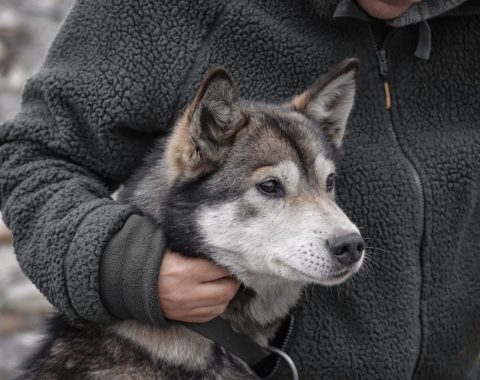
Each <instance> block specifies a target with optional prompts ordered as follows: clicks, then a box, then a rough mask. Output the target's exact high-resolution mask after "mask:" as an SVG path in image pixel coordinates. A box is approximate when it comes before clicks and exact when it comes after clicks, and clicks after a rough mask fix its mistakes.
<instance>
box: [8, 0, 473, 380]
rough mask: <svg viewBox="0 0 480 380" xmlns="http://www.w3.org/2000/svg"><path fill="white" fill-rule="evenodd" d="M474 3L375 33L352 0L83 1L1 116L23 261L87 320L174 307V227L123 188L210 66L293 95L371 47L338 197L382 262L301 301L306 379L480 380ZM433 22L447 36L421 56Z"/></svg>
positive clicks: (298, 353) (298, 346)
mask: <svg viewBox="0 0 480 380" xmlns="http://www.w3.org/2000/svg"><path fill="white" fill-rule="evenodd" d="M342 3H344V2H342ZM461 3H463V4H461ZM344 5H345V4H344ZM472 5H473V6H472ZM475 5H478V4H476V1H475V0H474V1H469V2H467V3H464V2H463V1H453V0H452V1H439V0H431V1H428V0H426V1H424V2H423V3H420V5H418V6H416V7H415V8H412V9H411V10H409V11H408V12H407V13H406V14H405V16H402V17H400V18H399V19H398V20H392V21H391V22H390V24H391V25H392V26H394V27H395V28H394V29H393V31H391V32H389V34H388V36H387V37H386V38H385V39H384V41H376V39H381V34H379V33H378V32H376V31H374V29H375V30H378V29H377V28H376V27H375V28H373V27H372V26H374V25H373V24H375V22H374V21H372V20H371V19H370V18H368V17H361V16H358V14H357V16H355V15H352V14H351V13H349V12H348V11H347V12H341V9H337V6H338V2H337V1H326V0H296V1H283V0H281V1H278V0H262V1H254V0H239V1H231V2H230V1H220V0H199V1H195V2H192V1H187V0H179V1H162V0H145V1H131V0H104V1H96V0H78V1H77V2H76V3H75V5H74V7H73V8H72V10H71V12H70V14H69V16H68V17H67V19H66V20H65V22H64V24H63V26H62V28H61V30H60V32H59V33H58V35H57V37H56V39H55V41H54V43H53V45H52V47H51V49H50V51H49V54H48V57H47V59H46V61H45V63H44V65H43V67H42V69H41V70H40V71H39V73H38V74H36V75H35V76H34V77H33V78H31V79H30V80H29V81H28V83H27V85H26V87H25V91H24V95H23V102H22V109H21V111H20V113H19V114H18V115H17V116H16V118H15V119H13V120H10V121H8V122H6V123H4V124H3V125H2V126H1V127H0V144H1V145H0V163H1V166H0V195H1V197H0V198H1V208H2V211H3V213H4V217H5V220H6V222H7V224H8V225H9V227H10V228H11V229H12V231H13V238H14V245H15V252H16V254H17V257H18V261H19V263H20V265H21V267H22V269H23V270H24V272H25V273H26V274H27V276H28V277H29V278H30V279H31V280H32V281H33V282H34V283H35V284H36V285H37V287H38V288H39V289H40V290H41V291H42V292H43V294H45V296H46V297H47V298H48V299H49V300H50V302H52V304H54V305H55V306H56V307H57V308H58V309H59V310H60V311H62V312H63V313H65V314H66V315H67V316H69V317H71V318H84V319H89V320H94V321H97V322H100V323H109V322H112V321H115V320H117V319H130V318H133V319H137V320H140V321H144V322H148V323H155V324H162V323H165V322H164V319H163V317H162V314H161V311H160V308H159V306H158V302H157V300H156V297H155V288H156V281H157V276H158V273H159V266H160V262H161V257H162V253H163V251H164V249H165V247H164V244H163V234H162V230H161V227H160V226H157V225H155V224H153V223H152V222H151V221H150V220H149V219H148V218H147V217H145V216H142V215H139V213H138V211H137V210H135V209H134V208H133V207H132V206H130V205H128V204H121V203H118V202H116V201H114V200H112V199H111V198H110V194H111V193H112V191H114V190H115V189H116V188H117V187H118V186H119V184H121V183H122V182H123V181H125V180H126V179H127V178H128V177H129V175H130V174H131V173H132V172H133V171H134V170H135V168H136V167H138V166H139V165H140V164H141V162H142V157H143V156H144V155H145V153H146V152H147V151H148V150H149V148H150V147H151V146H152V144H153V143H154V141H155V140H156V139H161V138H163V137H164V136H165V135H166V133H167V132H168V131H169V128H170V127H171V125H172V122H173V120H174V119H175V117H176V115H177V114H178V112H179V111H180V110H181V109H182V108H183V107H184V106H185V104H186V103H187V101H188V100H189V99H191V98H192V96H193V94H194V91H195V88H196V87H197V85H198V84H199V82H200V80H201V78H202V76H203V74H204V73H205V72H206V71H207V69H208V68H210V67H212V66H213V65H217V64H220V65H223V66H225V67H226V68H227V70H228V71H230V72H231V73H232V74H233V76H234V77H235V78H236V81H237V84H238V87H239V91H240V93H241V95H242V96H243V97H245V98H255V99H263V100H266V101H280V100H284V99H285V98H287V97H289V96H291V95H292V94H294V93H298V92H300V91H301V90H302V89H304V88H305V87H307V86H308V85H309V84H311V83H312V82H313V81H314V80H315V79H316V78H318V77H319V75H320V74H322V73H323V72H325V71H327V70H328V68H329V67H331V66H332V65H333V64H334V63H336V62H338V61H340V60H342V59H343V58H345V57H349V56H356V57H358V58H359V59H360V62H361V70H360V73H359V87H358V96H357V100H356V107H355V110H354V111H353V114H352V116H351V119H350V124H349V133H348V136H347V137H346V139H345V147H344V148H345V158H344V160H343V164H342V165H341V167H340V176H339V180H338V199H339V202H340V203H341V206H342V207H343V209H344V210H345V211H346V213H347V214H348V215H349V216H350V217H351V219H352V220H353V221H354V222H355V223H356V224H357V225H360V226H361V227H362V234H363V235H364V236H365V237H366V241H367V242H368V246H369V251H370V256H371V260H372V268H371V269H370V270H366V271H365V272H364V273H363V274H360V275H358V276H357V277H356V279H354V286H351V287H349V288H348V289H346V288H342V287H340V288H334V289H332V288H330V289H326V288H322V287H315V288H312V289H309V291H308V294H307V295H306V296H305V299H304V300H303V301H302V302H301V303H300V304H299V306H298V307H297V308H296V310H294V311H293V313H294V314H295V316H296V318H295V320H296V329H295V335H294V338H293V341H292V344H291V345H290V347H289V352H290V355H291V356H292V357H293V358H294V360H295V361H296V362H297V365H298V367H299V369H300V373H301V377H302V378H303V379H319V378H322V379H382V380H383V379H409V378H415V379H435V380H441V379H466V378H476V376H478V375H477V374H476V373H477V372H476V369H475V368H477V367H478V354H479V351H480V202H479V200H480V199H479V196H480V193H479V186H480V149H479V147H480V145H479V144H480V102H479V97H480V94H479V91H480V90H479V89H480V70H479V67H480V54H479V51H480V17H479V16H478V15H477V14H478V12H477V9H476V8H478V7H475ZM347 8H349V7H347ZM336 10H337V12H339V13H337V14H336V17H333V15H334V13H335V11H336ZM427 11H428V12H427ZM445 12H448V13H445ZM425 19H428V23H429V35H430V37H431V38H430V46H431V50H430V51H429V53H430V54H429V57H424V58H429V59H418V58H416V57H415V56H414V52H415V51H416V49H417V48H418V43H419V38H420V34H421V33H420V29H421V28H420V27H419V24H418V22H419V21H422V20H425ZM386 89H388V93H386V92H385V91H386Z"/></svg>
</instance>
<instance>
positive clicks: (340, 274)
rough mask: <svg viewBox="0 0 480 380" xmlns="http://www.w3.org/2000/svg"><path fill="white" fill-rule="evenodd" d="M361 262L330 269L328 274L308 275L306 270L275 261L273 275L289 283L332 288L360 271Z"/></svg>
mask: <svg viewBox="0 0 480 380" xmlns="http://www.w3.org/2000/svg"><path fill="white" fill-rule="evenodd" d="M360 266H361V262H359V263H356V264H355V265H353V266H351V267H343V268H340V269H332V270H331V271H329V272H328V273H325V274H320V273H309V272H308V271H306V270H302V269H299V268H295V267H294V266H292V265H290V264H288V263H285V262H283V261H276V262H275V265H274V268H275V269H274V273H275V275H277V276H279V277H281V278H283V279H284V280H287V281H290V282H300V283H304V284H318V285H324V286H334V285H338V284H341V283H342V282H345V281H346V280H348V279H349V278H350V277H351V276H352V275H353V274H355V273H356V272H358V270H359V269H360Z"/></svg>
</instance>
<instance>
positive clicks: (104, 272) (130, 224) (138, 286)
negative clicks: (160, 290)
mask: <svg viewBox="0 0 480 380" xmlns="http://www.w3.org/2000/svg"><path fill="white" fill-rule="evenodd" d="M165 248H166V247H165V241H164V238H163V231H162V229H161V227H160V226H159V225H158V224H157V223H155V222H154V221H153V220H152V219H151V218H149V217H147V216H140V215H132V216H130V217H129V218H128V219H127V222H126V223H125V225H124V226H123V228H122V229H121V230H120V231H119V232H118V233H117V234H116V235H115V236H113V238H112V239H111V240H110V241H109V243H108V244H107V247H106V249H105V251H104V253H103V256H102V259H101V262H100V279H99V286H100V295H101V297H102V300H103V303H104V306H105V308H106V309H107V310H108V311H109V312H110V313H111V314H112V315H113V316H114V317H116V318H118V319H120V320H128V319H134V320H137V321H139V322H143V323H149V324H154V325H157V326H162V325H166V321H165V318H164V317H163V315H162V312H161V310H160V305H159V303H158V298H157V282H158V274H159V273H160V262H161V260H162V257H163V253H164V252H165Z"/></svg>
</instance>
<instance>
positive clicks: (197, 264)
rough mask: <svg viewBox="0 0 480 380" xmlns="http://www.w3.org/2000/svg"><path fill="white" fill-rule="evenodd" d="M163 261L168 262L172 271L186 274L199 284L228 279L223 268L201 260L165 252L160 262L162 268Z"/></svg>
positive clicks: (228, 274)
mask: <svg viewBox="0 0 480 380" xmlns="http://www.w3.org/2000/svg"><path fill="white" fill-rule="evenodd" d="M165 260H167V261H169V264H171V265H172V269H175V270H176V271H178V272H185V273H188V274H189V276H191V277H193V278H195V279H197V280H198V281H199V282H206V281H214V280H217V279H220V278H223V277H229V276H230V273H228V271H227V270H226V269H225V268H222V267H221V266H219V265H217V264H215V263H213V262H211V261H209V260H206V259H201V258H190V257H185V256H183V255H181V254H179V253H176V252H172V251H170V250H167V251H166V252H165V255H164V257H163V260H162V266H163V265H164V263H165Z"/></svg>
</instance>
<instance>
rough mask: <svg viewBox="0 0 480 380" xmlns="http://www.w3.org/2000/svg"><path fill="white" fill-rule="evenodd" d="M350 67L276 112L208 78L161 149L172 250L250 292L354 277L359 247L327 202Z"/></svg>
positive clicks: (217, 75)
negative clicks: (214, 266) (201, 259)
mask: <svg viewBox="0 0 480 380" xmlns="http://www.w3.org/2000/svg"><path fill="white" fill-rule="evenodd" d="M357 66H358V64H357V61H356V60H354V59H350V60H346V61H344V62H342V63H341V64H340V65H339V66H337V67H336V68H335V69H334V70H332V71H331V72H330V73H328V74H327V75H325V76H324V77H323V78H322V79H321V80H320V81H319V82H318V83H317V84H315V85H314V86H313V87H311V88H310V89H308V90H307V91H305V92H304V93H302V94H300V95H298V96H295V97H294V98H293V100H291V101H290V102H287V103H284V104H281V105H273V104H263V103H257V102H247V101H243V100H240V99H239V98H238V97H237V94H236V91H235V86H234V83H233V81H232V79H231V78H230V76H229V75H228V74H227V73H226V72H225V71H224V70H223V69H215V70H213V71H211V72H210V73H209V74H208V75H207V76H206V78H205V80H204V81H203V83H202V85H201V87H200V89H199V91H198V93H197V96H196V98H195V99H194V101H193V102H192V103H191V104H190V105H189V107H188V108H187V110H186V112H185V113H184V115H183V117H181V118H180V119H179V120H178V122H177V124H176V126H175V128H174V131H173V133H172V135H171V137H170V139H169V141H168V143H167V146H166V151H165V156H164V165H165V169H166V173H167V177H168V180H167V182H168V183H169V196H168V199H167V201H166V202H165V205H166V206H165V208H164V210H163V212H164V217H165V219H166V220H165V227H166V233H167V237H168V240H169V244H170V245H171V248H172V249H174V250H178V251H180V252H183V253H184V254H187V255H188V254H191V255H197V256H198V255H204V256H207V257H209V258H210V259H212V260H214V261H215V262H217V263H219V264H220V265H223V266H224V267H226V268H228V269H229V270H230V271H231V272H232V273H233V274H234V275H236V276H237V277H238V278H239V279H240V280H242V281H243V282H244V283H245V284H246V285H247V286H252V287H255V286H256V285H255V284H258V282H259V279H261V282H262V283H263V284H265V283H271V281H295V282H300V283H319V284H324V285H332V284H337V283H340V282H342V281H344V280H345V279H347V278H348V277H349V276H350V275H351V274H352V273H354V272H356V271H357V270H358V269H359V268H360V266H361V263H362V259H363V254H364V243H363V240H362V238H361V236H360V233H359V230H358V228H357V227H356V226H355V225H354V224H353V223H352V222H351V221H350V220H349V218H348V217H347V216H346V215H345V214H344V213H343V212H342V210H341V209H340V208H339V207H338V206H337V205H336V203H335V200H334V198H335V157H336V156H337V153H338V150H339V148H340V146H341V144H342V139H343V136H344V134H345V126H346V123H347V119H348V116H349V113H350V111H351V109H352V105H353V102H354V96H355V77H356V72H357Z"/></svg>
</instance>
